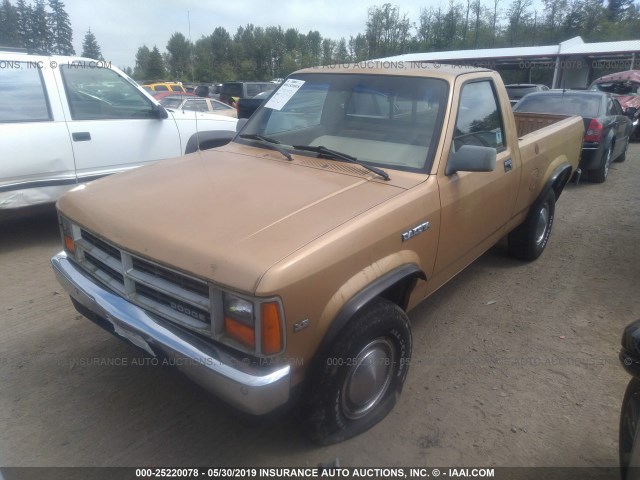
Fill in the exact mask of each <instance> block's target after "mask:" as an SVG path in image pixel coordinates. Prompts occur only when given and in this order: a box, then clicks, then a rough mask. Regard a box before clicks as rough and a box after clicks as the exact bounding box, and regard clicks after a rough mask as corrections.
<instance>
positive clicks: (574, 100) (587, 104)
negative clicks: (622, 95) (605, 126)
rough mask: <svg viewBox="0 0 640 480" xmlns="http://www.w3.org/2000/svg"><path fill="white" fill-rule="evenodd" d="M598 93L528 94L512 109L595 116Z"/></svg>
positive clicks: (598, 109)
mask: <svg viewBox="0 0 640 480" xmlns="http://www.w3.org/2000/svg"><path fill="white" fill-rule="evenodd" d="M600 103H601V98H600V96H599V94H592V95H588V94H586V95H571V94H564V95H529V96H527V97H524V98H523V99H522V100H520V103H518V104H517V105H516V106H515V108H514V111H516V112H528V113H555V114H560V115H578V116H580V117H591V118H593V117H597V116H598V113H599V111H600Z"/></svg>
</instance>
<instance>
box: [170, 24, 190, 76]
mask: <svg viewBox="0 0 640 480" xmlns="http://www.w3.org/2000/svg"><path fill="white" fill-rule="evenodd" d="M191 49H192V46H191V42H189V41H188V40H187V39H186V38H185V36H184V35H183V34H181V33H178V32H176V33H174V34H173V35H172V36H171V38H170V39H169V43H167V68H168V70H169V75H170V76H171V78H172V79H175V80H187V78H190V76H188V75H187V74H188V73H190V68H191Z"/></svg>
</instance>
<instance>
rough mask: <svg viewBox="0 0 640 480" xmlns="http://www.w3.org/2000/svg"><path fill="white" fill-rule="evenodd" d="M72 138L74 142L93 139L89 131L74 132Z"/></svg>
mask: <svg viewBox="0 0 640 480" xmlns="http://www.w3.org/2000/svg"><path fill="white" fill-rule="evenodd" d="M71 138H73V141H74V142H88V141H89V140H91V134H90V133H89V132H73V133H72V134H71Z"/></svg>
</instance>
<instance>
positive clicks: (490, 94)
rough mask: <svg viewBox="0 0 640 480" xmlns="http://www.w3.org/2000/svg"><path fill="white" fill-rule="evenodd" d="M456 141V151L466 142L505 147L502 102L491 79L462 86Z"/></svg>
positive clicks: (454, 139) (466, 143)
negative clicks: (501, 111) (497, 97)
mask: <svg viewBox="0 0 640 480" xmlns="http://www.w3.org/2000/svg"><path fill="white" fill-rule="evenodd" d="M453 144H454V148H455V149H456V150H457V149H459V148H460V147H461V146H463V145H478V146H483V147H493V148H495V149H497V150H498V151H500V150H502V149H503V148H504V147H505V145H506V141H505V136H504V127H503V122H502V116H501V114H500V108H499V103H498V101H497V99H496V94H495V91H494V89H493V87H492V85H491V82H489V81H488V80H484V81H480V82H471V83H467V84H466V85H464V86H463V87H462V92H461V93H460V104H459V106H458V117H457V119H456V127H455V131H454V134H453Z"/></svg>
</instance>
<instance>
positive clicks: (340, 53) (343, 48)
mask: <svg viewBox="0 0 640 480" xmlns="http://www.w3.org/2000/svg"><path fill="white" fill-rule="evenodd" d="M335 61H336V63H348V62H349V61H350V58H349V50H347V41H346V40H345V39H344V37H342V38H341V39H340V40H338V43H337V45H336V52H335Z"/></svg>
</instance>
